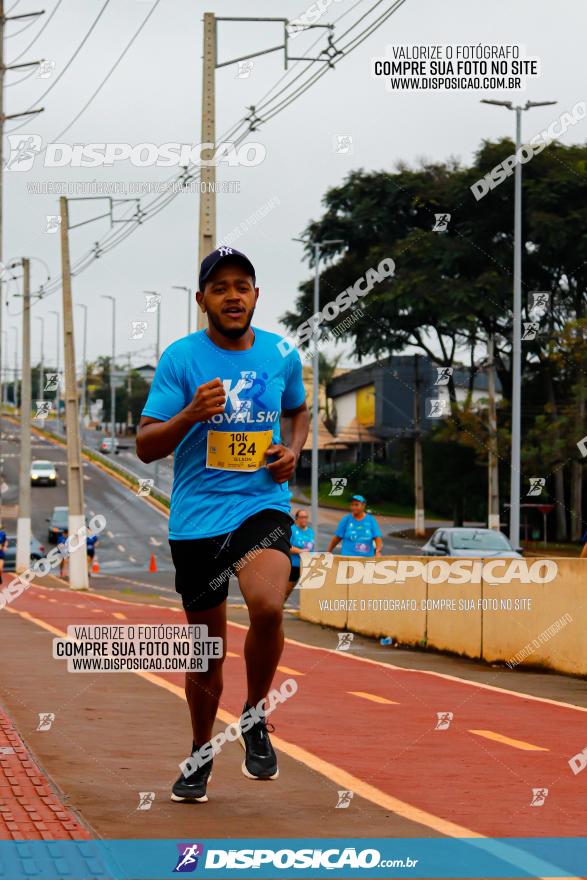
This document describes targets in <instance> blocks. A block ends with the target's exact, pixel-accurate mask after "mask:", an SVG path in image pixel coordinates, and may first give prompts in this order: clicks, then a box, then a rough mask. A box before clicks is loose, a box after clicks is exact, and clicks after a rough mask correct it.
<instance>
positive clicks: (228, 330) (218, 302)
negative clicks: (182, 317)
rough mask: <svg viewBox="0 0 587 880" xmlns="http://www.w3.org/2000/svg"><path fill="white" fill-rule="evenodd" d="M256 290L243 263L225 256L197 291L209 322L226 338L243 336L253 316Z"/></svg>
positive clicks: (256, 295)
mask: <svg viewBox="0 0 587 880" xmlns="http://www.w3.org/2000/svg"><path fill="white" fill-rule="evenodd" d="M258 296H259V290H258V288H256V287H255V285H254V282H253V279H252V278H251V276H250V275H249V274H248V272H247V270H246V269H245V267H244V266H242V265H241V264H240V263H238V262H230V261H229V260H224V261H223V262H222V263H221V264H220V266H218V268H217V269H215V271H214V272H213V273H212V274H211V276H210V277H209V278H208V279H207V281H206V284H205V285H204V290H203V291H198V294H197V300H198V303H199V304H200V305H201V306H202V307H203V309H204V311H205V312H206V314H207V315H208V320H209V321H210V323H211V324H212V325H213V327H215V329H216V330H218V332H219V333H222V335H223V336H227V337H228V338H229V339H239V338H240V337H241V336H243V335H244V334H245V333H246V332H247V330H248V329H249V326H250V324H251V321H252V319H253V314H254V311H255V305H256V303H257V297H258Z"/></svg>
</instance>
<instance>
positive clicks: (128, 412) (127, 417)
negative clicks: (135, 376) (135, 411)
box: [126, 351, 132, 434]
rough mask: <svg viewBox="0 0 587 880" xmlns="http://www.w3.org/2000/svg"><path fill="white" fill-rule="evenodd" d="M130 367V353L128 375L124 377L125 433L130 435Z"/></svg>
mask: <svg viewBox="0 0 587 880" xmlns="http://www.w3.org/2000/svg"><path fill="white" fill-rule="evenodd" d="M131 372H132V367H131V365H130V351H129V353H128V373H127V377H126V430H127V433H129V434H132V409H131V406H130V398H131V394H132V378H131Z"/></svg>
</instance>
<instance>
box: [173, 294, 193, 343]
mask: <svg viewBox="0 0 587 880" xmlns="http://www.w3.org/2000/svg"><path fill="white" fill-rule="evenodd" d="M173 289H174V290H185V291H187V295H188V333H191V332H192V291H191V290H190V288H189V287H185V286H184V285H183V284H174V285H173Z"/></svg>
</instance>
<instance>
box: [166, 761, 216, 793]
mask: <svg viewBox="0 0 587 880" xmlns="http://www.w3.org/2000/svg"><path fill="white" fill-rule="evenodd" d="M211 776H212V761H211V760H210V761H207V762H206V763H205V764H204V765H203V766H202V767H198V769H197V770H194V772H193V773H190V775H189V776H184V775H183V773H182V774H181V776H180V777H179V779H178V780H177V782H174V783H173V788H172V789H171V800H172V801H192V802H193V803H198V804H205V803H206V801H207V800H208V795H207V794H206V786H207V785H208V782H209V781H210V777H211Z"/></svg>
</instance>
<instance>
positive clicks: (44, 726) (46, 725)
mask: <svg viewBox="0 0 587 880" xmlns="http://www.w3.org/2000/svg"><path fill="white" fill-rule="evenodd" d="M54 721H55V712H39V723H38V725H37V730H51V725H52V724H53V722H54Z"/></svg>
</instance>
